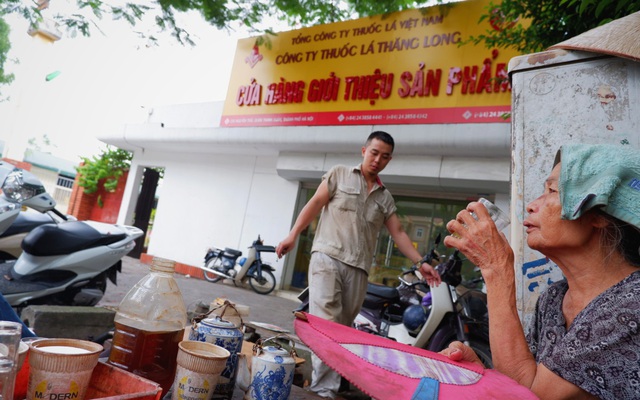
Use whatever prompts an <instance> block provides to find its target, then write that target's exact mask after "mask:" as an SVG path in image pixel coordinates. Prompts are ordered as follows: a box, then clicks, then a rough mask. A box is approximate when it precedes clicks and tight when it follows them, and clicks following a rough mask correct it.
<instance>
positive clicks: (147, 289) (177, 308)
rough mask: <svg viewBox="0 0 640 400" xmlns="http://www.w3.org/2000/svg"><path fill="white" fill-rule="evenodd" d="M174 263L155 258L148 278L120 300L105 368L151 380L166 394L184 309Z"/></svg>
mask: <svg viewBox="0 0 640 400" xmlns="http://www.w3.org/2000/svg"><path fill="white" fill-rule="evenodd" d="M174 268H175V266H174V263H173V262H172V261H170V260H165V259H162V258H158V257H155V258H154V259H153V261H152V262H151V268H150V272H149V274H148V275H146V276H145V277H144V278H142V279H141V280H140V281H139V282H138V283H136V284H135V286H134V287H133V288H131V290H130V291H129V293H127V295H126V296H125V297H124V299H122V302H121V303H120V305H119V306H118V311H117V312H116V316H115V320H114V322H115V333H114V336H113V345H112V348H111V353H110V355H109V360H108V361H107V362H108V363H109V364H111V365H113V366H116V367H119V368H122V369H124V370H126V371H129V372H132V373H134V374H136V375H138V376H141V377H143V378H147V379H149V380H152V381H154V382H156V383H158V384H160V386H162V390H163V393H167V392H168V391H169V389H170V387H171V384H172V383H173V378H174V376H175V372H176V357H177V354H178V343H180V342H181V341H182V339H183V337H184V328H185V326H186V324H187V309H186V307H185V305H184V299H183V297H182V293H181V292H180V288H179V287H178V284H177V283H176V281H175V279H174V278H173V273H174Z"/></svg>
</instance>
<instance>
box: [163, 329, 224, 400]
mask: <svg viewBox="0 0 640 400" xmlns="http://www.w3.org/2000/svg"><path fill="white" fill-rule="evenodd" d="M178 348H179V349H178V358H177V364H178V365H177V366H176V377H175V379H174V381H173V391H172V394H171V399H172V400H209V399H211V396H212V395H213V391H214V390H215V388H216V384H217V383H218V378H219V377H220V373H221V372H222V370H223V369H224V367H225V366H226V364H227V358H229V356H230V355H231V353H229V351H228V350H226V349H225V348H223V347H220V346H216V345H215V344H213V343H208V342H199V341H192V340H184V341H182V342H180V343H179V344H178Z"/></svg>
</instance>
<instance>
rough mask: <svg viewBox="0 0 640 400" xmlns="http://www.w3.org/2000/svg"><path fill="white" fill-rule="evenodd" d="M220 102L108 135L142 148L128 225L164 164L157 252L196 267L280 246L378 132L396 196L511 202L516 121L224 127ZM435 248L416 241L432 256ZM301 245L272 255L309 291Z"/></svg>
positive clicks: (283, 283)
mask: <svg viewBox="0 0 640 400" xmlns="http://www.w3.org/2000/svg"><path fill="white" fill-rule="evenodd" d="M221 107H222V104H221V103H203V104H191V105H176V106H168V107H162V108H156V109H153V110H152V112H150V115H149V119H148V121H147V122H146V123H144V124H140V125H128V126H126V127H125V129H124V130H123V132H121V133H118V134H114V135H113V136H104V137H101V138H100V140H102V141H104V142H105V143H108V144H111V145H114V146H117V147H120V148H123V149H126V150H129V151H131V152H133V154H134V156H133V161H132V167H131V172H130V174H129V180H128V181H127V187H126V190H125V195H124V200H123V204H122V207H121V212H120V216H119V220H118V222H119V223H124V224H130V223H131V222H132V220H133V217H134V216H133V213H134V209H135V204H136V201H137V194H138V189H139V187H140V180H141V177H142V173H143V171H144V168H145V167H162V168H164V169H165V173H164V179H163V181H162V187H161V189H160V190H159V200H158V205H157V210H156V214H155V219H154V223H153V232H152V234H151V236H150V241H149V247H148V250H147V252H148V254H150V255H153V256H160V257H165V258H168V259H172V260H175V261H177V262H181V263H184V264H188V265H194V266H197V265H202V263H203V257H204V254H205V250H206V249H207V247H209V246H212V245H214V246H216V247H231V248H236V249H239V250H245V251H246V247H248V246H249V245H250V244H251V243H252V241H253V240H255V239H256V238H257V236H258V235H260V236H261V237H262V238H263V239H264V240H265V244H272V245H276V244H277V243H278V241H279V240H281V239H282V238H284V237H285V236H286V235H287V234H288V232H289V230H290V228H291V226H292V224H293V222H294V220H295V218H296V216H297V214H298V212H299V211H300V209H301V207H302V206H303V205H304V203H305V202H306V193H307V192H308V191H309V190H313V188H315V187H317V185H318V184H319V183H320V180H321V177H322V175H323V174H324V173H325V172H326V171H327V170H328V169H329V168H330V167H331V166H333V165H335V164H340V163H341V164H346V165H356V164H358V163H359V162H360V160H361V153H360V150H361V147H362V146H363V144H364V141H365V140H366V138H367V136H368V135H369V134H370V133H371V132H373V131H375V130H384V131H386V132H388V133H390V134H391V135H392V136H393V137H394V139H395V141H396V147H395V151H394V156H393V160H392V161H391V162H390V163H389V165H388V166H387V168H386V169H385V170H384V171H383V172H382V174H381V178H382V180H383V182H384V183H385V185H386V186H387V187H388V188H389V190H390V191H391V193H392V194H393V195H394V196H403V198H407V199H409V200H414V201H416V202H420V201H421V200H422V199H437V200H438V201H441V202H444V203H447V202H456V204H458V207H460V204H462V203H465V202H468V201H471V200H475V199H477V198H478V197H488V198H490V199H493V200H495V202H496V203H497V204H498V206H500V207H501V208H503V209H508V208H509V190H510V185H509V178H510V155H511V145H510V143H511V141H510V129H509V124H508V123H486V124H442V125H440V124H432V125H386V126H384V125H359V126H342V127H341V126H321V127H299V126H298V127H261V128H222V127H219V121H220V115H221ZM440 222H442V221H440ZM446 222H447V221H444V223H445V224H446ZM439 228H440V229H441V228H442V225H441V224H440V226H439ZM409 233H410V236H411V235H412V234H413V233H412V232H409ZM420 236H421V235H420ZM425 246H428V242H424V243H423V244H421V246H420V247H418V248H419V250H421V251H423V252H425V251H426V249H425ZM298 251H303V250H301V249H296V251H294V252H292V253H290V254H289V255H287V256H286V257H285V258H284V259H282V260H279V261H276V257H275V255H273V254H267V255H265V260H266V261H268V262H270V264H271V265H272V266H274V267H275V268H276V278H277V280H278V286H277V287H278V288H281V289H289V288H290V287H300V282H299V276H298V281H297V282H294V272H295V271H296V270H300V269H302V270H304V267H301V266H296V265H295V264H296V252H298ZM292 282H293V283H294V284H295V285H293V286H292Z"/></svg>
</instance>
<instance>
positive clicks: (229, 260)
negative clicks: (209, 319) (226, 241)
mask: <svg viewBox="0 0 640 400" xmlns="http://www.w3.org/2000/svg"><path fill="white" fill-rule="evenodd" d="M265 252H266V253H275V252H276V248H275V246H266V245H264V241H263V240H262V239H261V238H260V235H258V239H257V240H254V241H253V243H252V244H251V246H249V251H248V253H247V257H242V258H241V256H242V251H240V250H235V249H231V248H228V247H225V248H224V249H220V248H217V247H211V248H209V249H207V253H206V254H205V256H204V265H203V266H201V267H200V268H201V269H202V270H203V272H204V278H205V279H206V280H207V281H209V282H218V281H220V280H222V279H231V280H232V281H233V283H234V285H237V284H238V283H245V282H246V281H249V285H250V286H251V289H253V290H254V291H255V292H256V293H259V294H269V293H271V292H272V291H273V289H275V287H276V277H275V276H274V275H273V271H275V268H273V267H272V266H271V265H269V264H267V263H264V262H262V257H261V253H265Z"/></svg>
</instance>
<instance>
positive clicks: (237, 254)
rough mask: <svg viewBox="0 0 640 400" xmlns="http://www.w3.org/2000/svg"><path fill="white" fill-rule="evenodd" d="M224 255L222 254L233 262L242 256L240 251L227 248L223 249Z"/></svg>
mask: <svg viewBox="0 0 640 400" xmlns="http://www.w3.org/2000/svg"><path fill="white" fill-rule="evenodd" d="M224 253H225V254H224V255H225V256H227V257H229V258H232V259H234V260H235V259H236V258H238V257H240V256H241V255H242V252H241V251H240V250H234V249H230V248H228V247H225V248H224Z"/></svg>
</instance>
